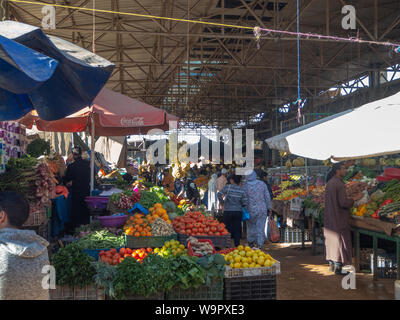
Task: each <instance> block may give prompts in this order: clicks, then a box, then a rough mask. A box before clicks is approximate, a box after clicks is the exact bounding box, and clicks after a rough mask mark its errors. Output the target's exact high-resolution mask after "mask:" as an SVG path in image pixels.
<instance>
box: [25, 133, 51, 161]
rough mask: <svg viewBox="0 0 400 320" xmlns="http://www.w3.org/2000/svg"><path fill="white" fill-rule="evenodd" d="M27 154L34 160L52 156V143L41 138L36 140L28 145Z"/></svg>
mask: <svg viewBox="0 0 400 320" xmlns="http://www.w3.org/2000/svg"><path fill="white" fill-rule="evenodd" d="M26 152H27V153H28V154H29V155H30V156H32V157H34V158H38V157H40V156H43V155H48V154H50V143H49V142H48V141H46V140H43V139H40V138H39V139H35V140H33V141H32V142H31V143H30V144H29V145H28V148H27V149H26Z"/></svg>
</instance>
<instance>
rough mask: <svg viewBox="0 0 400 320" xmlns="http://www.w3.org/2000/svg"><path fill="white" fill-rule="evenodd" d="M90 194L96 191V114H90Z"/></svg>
mask: <svg viewBox="0 0 400 320" xmlns="http://www.w3.org/2000/svg"><path fill="white" fill-rule="evenodd" d="M90 124H91V127H90V192H92V191H93V190H94V157H95V151H94V147H95V141H94V134H95V124H94V114H93V113H91V114H90Z"/></svg>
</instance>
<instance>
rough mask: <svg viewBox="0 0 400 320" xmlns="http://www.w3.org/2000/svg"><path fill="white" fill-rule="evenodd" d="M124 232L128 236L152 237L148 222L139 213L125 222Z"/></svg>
mask: <svg viewBox="0 0 400 320" xmlns="http://www.w3.org/2000/svg"><path fill="white" fill-rule="evenodd" d="M124 232H125V234H126V235H128V236H135V237H150V236H151V235H152V234H151V227H150V225H149V222H148V221H147V219H146V218H145V216H144V215H143V214H141V213H137V214H135V215H134V216H132V217H130V218H129V219H128V220H127V221H126V223H125V225H124Z"/></svg>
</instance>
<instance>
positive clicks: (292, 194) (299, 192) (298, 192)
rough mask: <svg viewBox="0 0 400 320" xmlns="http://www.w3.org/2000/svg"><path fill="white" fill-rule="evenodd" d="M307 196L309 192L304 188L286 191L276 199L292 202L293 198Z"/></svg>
mask: <svg viewBox="0 0 400 320" xmlns="http://www.w3.org/2000/svg"><path fill="white" fill-rule="evenodd" d="M306 194H307V191H306V190H304V189H302V188H295V189H286V190H284V191H283V192H282V193H280V194H279V195H278V196H276V197H275V198H274V199H275V200H281V201H286V200H291V199H293V198H297V197H301V196H305V195H306Z"/></svg>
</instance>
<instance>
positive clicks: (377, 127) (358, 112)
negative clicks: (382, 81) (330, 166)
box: [266, 93, 400, 161]
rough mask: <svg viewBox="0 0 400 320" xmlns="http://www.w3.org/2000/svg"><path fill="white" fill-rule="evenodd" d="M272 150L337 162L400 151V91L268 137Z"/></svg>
mask: <svg viewBox="0 0 400 320" xmlns="http://www.w3.org/2000/svg"><path fill="white" fill-rule="evenodd" d="M266 142H267V143H268V145H269V147H270V148H271V149H278V150H281V151H285V152H289V153H291V154H295V155H298V156H302V157H306V158H310V159H316V160H327V159H332V160H334V161H342V160H350V159H359V158H366V157H372V156H381V155H387V154H394V153H400V93H397V94H395V95H393V96H390V97H388V98H385V99H382V100H378V101H375V102H371V103H368V104H366V105H364V106H361V107H359V108H356V109H351V110H348V111H345V112H341V113H338V114H335V115H333V116H330V117H327V118H324V119H321V120H318V121H315V122H312V123H310V124H307V125H305V126H302V127H299V128H296V129H294V130H291V131H288V132H285V133H283V134H281V135H278V136H275V137H272V138H269V139H267V140H266Z"/></svg>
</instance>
